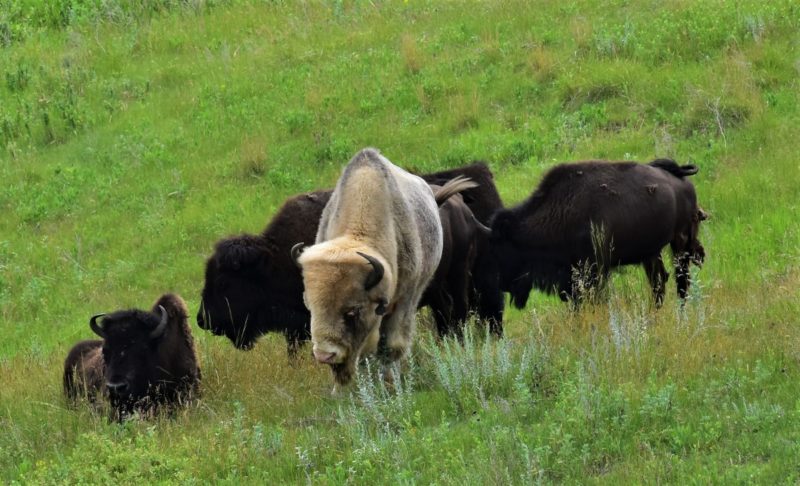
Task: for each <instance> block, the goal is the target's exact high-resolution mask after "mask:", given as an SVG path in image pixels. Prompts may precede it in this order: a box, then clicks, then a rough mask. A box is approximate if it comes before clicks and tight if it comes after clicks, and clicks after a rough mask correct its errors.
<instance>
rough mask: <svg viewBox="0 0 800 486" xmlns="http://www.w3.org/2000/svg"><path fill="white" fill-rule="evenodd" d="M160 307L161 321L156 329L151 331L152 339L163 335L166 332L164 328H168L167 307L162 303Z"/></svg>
mask: <svg viewBox="0 0 800 486" xmlns="http://www.w3.org/2000/svg"><path fill="white" fill-rule="evenodd" d="M158 308H159V309H161V322H159V323H158V325H157V326H156V328H155V329H153V330H152V331H150V339H155V338H157V337H159V336H161V335H162V334H164V329H166V328H167V321H168V319H167V309H165V308H164V306H162V305H159V306H158Z"/></svg>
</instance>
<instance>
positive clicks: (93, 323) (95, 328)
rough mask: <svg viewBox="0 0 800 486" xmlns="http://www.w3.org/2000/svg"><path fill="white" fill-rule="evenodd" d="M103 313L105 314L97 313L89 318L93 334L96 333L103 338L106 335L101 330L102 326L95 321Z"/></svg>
mask: <svg viewBox="0 0 800 486" xmlns="http://www.w3.org/2000/svg"><path fill="white" fill-rule="evenodd" d="M104 315H105V314H97V315H96V316H92V318H91V319H89V327H91V328H92V331H94V333H95V334H97V335H98V336H100V337H101V338H103V339H105V337H106V335H105V332H103V328H102V327H100V325H99V324H98V323H97V319H98V318H100V317H103V316H104Z"/></svg>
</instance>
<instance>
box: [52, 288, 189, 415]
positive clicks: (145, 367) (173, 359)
mask: <svg viewBox="0 0 800 486" xmlns="http://www.w3.org/2000/svg"><path fill="white" fill-rule="evenodd" d="M187 317H188V310H187V308H186V304H185V303H184V301H183V299H181V298H180V297H179V296H177V295H174V294H165V295H163V296H161V298H159V299H158V301H156V303H155V304H154V305H153V309H152V311H150V312H146V311H142V310H138V309H131V310H121V311H116V312H114V313H111V314H99V315H96V316H93V317H92V318H91V320H90V321H89V326H90V327H91V329H92V331H94V332H95V334H97V335H98V336H100V337H101V338H103V339H102V340H91V341H81V342H79V343H78V344H76V345H75V346H74V347H73V348H72V350H70V352H69V354H68V355H67V359H66V361H65V363H64V393H65V394H66V396H67V398H68V399H70V400H73V401H74V400H77V399H78V398H80V397H86V398H88V399H89V401H90V402H93V403H94V402H96V401H97V399H98V396H105V397H107V398H108V400H109V403H110V405H111V415H112V417H113V418H116V419H122V418H124V417H125V416H127V415H130V414H131V413H132V412H134V411H138V412H142V413H148V412H151V411H155V410H156V409H157V408H158V407H160V406H173V405H176V404H179V403H183V402H184V401H186V400H188V399H191V398H192V397H193V396H194V395H196V393H197V391H198V386H199V383H200V368H199V366H198V364H197V357H196V355H195V350H194V343H193V339H192V334H191V331H190V329H189V325H188V322H187ZM99 319H102V320H100V322H99V323H98V320H99Z"/></svg>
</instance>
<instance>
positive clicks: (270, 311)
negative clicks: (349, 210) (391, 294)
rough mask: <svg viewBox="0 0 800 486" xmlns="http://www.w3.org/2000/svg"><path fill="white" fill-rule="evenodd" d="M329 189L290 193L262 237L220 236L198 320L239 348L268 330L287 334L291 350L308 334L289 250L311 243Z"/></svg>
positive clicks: (300, 284) (299, 278)
mask: <svg viewBox="0 0 800 486" xmlns="http://www.w3.org/2000/svg"><path fill="white" fill-rule="evenodd" d="M330 197H331V191H317V192H312V193H308V194H301V195H299V196H294V197H292V198H290V199H289V200H288V201H286V202H285V203H284V204H283V206H282V207H281V208H280V209H279V210H278V213H277V214H276V215H275V217H274V218H272V221H271V222H270V223H269V225H268V226H267V228H266V229H265V230H264V231H263V232H262V233H261V234H260V235H241V236H234V237H231V238H226V239H224V240H221V241H220V242H218V243H217V244H216V246H215V247H214V254H213V255H212V256H211V258H209V259H208V261H207V262H206V274H205V284H204V286H203V291H202V295H201V297H202V301H201V307H200V310H199V312H198V313H197V324H198V326H200V327H201V328H203V329H207V330H209V331H211V332H213V333H214V334H216V335H225V336H227V337H228V339H230V340H231V342H232V343H233V344H234V346H236V347H237V348H239V349H245V350H248V349H252V347H253V346H254V345H255V343H256V340H257V339H258V338H259V337H260V336H261V335H262V334H264V333H267V332H281V333H283V334H284V335H285V337H286V341H287V343H288V348H289V353H290V354H291V355H293V354H294V353H295V352H296V350H297V347H298V346H299V344H300V343H301V342H303V341H306V340H308V339H309V338H310V337H311V331H310V327H309V326H310V324H309V323H310V322H311V314H309V312H308V309H306V307H305V305H304V304H303V278H302V276H301V274H300V270H299V269H298V268H297V265H296V264H295V262H294V261H293V260H292V258H291V255H290V250H291V248H292V246H293V245H295V244H296V243H298V242H301V241H314V237H315V236H316V234H317V226H318V225H319V218H320V216H321V215H322V209H323V208H324V207H325V204H326V203H327V202H328V199H330Z"/></svg>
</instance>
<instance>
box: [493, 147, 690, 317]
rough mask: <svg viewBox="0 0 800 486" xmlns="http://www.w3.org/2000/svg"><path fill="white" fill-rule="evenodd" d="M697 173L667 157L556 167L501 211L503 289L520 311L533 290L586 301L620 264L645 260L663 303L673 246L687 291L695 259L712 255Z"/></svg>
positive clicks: (496, 246)
mask: <svg viewBox="0 0 800 486" xmlns="http://www.w3.org/2000/svg"><path fill="white" fill-rule="evenodd" d="M695 173H697V167H695V166H693V165H683V166H679V165H678V164H677V163H675V162H674V161H672V160H666V159H659V160H655V161H653V162H651V163H649V164H637V163H635V162H615V163H609V162H601V161H590V162H580V163H574V164H563V165H558V166H556V167H554V168H552V169H551V170H550V171H549V172H548V173H547V174H546V175H545V176H544V178H543V179H542V182H541V183H540V184H539V187H538V188H537V189H536V190H535V191H534V192H533V194H532V195H531V196H530V197H529V198H528V199H527V200H526V201H524V202H523V203H522V204H520V205H518V206H516V207H513V208H510V209H505V210H502V211H499V212H498V213H497V214H496V215H495V217H494V218H493V221H492V225H491V226H492V236H491V245H492V250H493V253H494V255H495V258H496V261H497V263H498V266H499V269H500V286H501V288H502V289H503V290H504V291H507V292H510V293H511V299H512V302H513V303H514V305H516V306H517V307H519V308H522V307H523V306H524V305H525V302H526V301H527V298H528V295H529V293H530V290H531V288H532V287H536V288H538V289H541V290H544V291H546V292H554V291H555V292H558V294H559V295H560V296H561V298H562V299H564V300H568V299H578V298H579V297H580V294H581V292H582V291H583V290H585V289H586V288H587V287H589V288H591V287H593V286H596V285H598V284H599V283H601V282H602V281H603V279H604V277H605V276H607V274H608V272H609V271H610V270H611V269H613V268H614V267H618V266H620V265H630V264H642V265H643V266H644V268H645V271H646V273H647V277H648V279H649V281H650V285H651V287H652V290H653V295H654V297H655V301H656V304H657V305H660V304H661V303H662V301H663V298H664V284H665V282H666V281H667V277H668V274H667V271H666V270H665V268H664V263H663V262H662V260H661V250H662V248H663V247H664V246H666V245H670V247H671V248H672V253H673V259H674V265H675V271H676V274H677V278H676V279H677V287H678V295H679V296H680V297H681V298H685V297H686V294H687V290H688V288H689V283H690V282H689V280H690V274H689V262H694V263H695V264H697V265H700V264H701V263H702V260H703V257H704V255H705V252H704V250H703V247H702V245H701V244H700V242H699V240H698V239H697V233H698V229H699V223H700V221H702V219H704V217H705V213H703V212H702V210H701V209H700V208H699V207H698V205H697V197H696V195H695V190H694V186H693V185H692V183H691V182H689V181H688V180H687V179H686V176H690V175H693V174H695ZM576 275H580V278H576Z"/></svg>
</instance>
